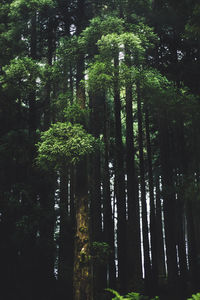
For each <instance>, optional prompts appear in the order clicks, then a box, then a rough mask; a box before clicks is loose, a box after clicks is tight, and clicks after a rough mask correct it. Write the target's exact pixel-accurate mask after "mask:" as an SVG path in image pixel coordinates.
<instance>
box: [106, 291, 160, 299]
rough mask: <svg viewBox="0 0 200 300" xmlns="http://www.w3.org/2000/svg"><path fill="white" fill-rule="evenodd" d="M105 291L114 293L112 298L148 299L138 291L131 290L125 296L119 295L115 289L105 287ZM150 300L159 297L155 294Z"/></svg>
mask: <svg viewBox="0 0 200 300" xmlns="http://www.w3.org/2000/svg"><path fill="white" fill-rule="evenodd" d="M106 291H108V292H111V293H112V294H113V295H115V297H114V298H112V300H148V299H149V298H148V297H147V296H143V295H141V294H140V293H134V292H131V293H128V294H127V295H125V296H121V295H120V294H119V293H118V292H117V291H115V290H113V289H106ZM151 300H159V297H158V296H155V297H154V298H152V299H151Z"/></svg>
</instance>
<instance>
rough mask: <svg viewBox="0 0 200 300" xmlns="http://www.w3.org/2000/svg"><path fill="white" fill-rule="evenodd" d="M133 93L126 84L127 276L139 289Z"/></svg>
mask: <svg viewBox="0 0 200 300" xmlns="http://www.w3.org/2000/svg"><path fill="white" fill-rule="evenodd" d="M125 59H126V64H127V66H131V61H130V55H129V51H128V50H126V57H125ZM132 106H133V93H132V84H131V83H127V84H126V173H127V201H128V223H127V248H128V249H127V261H128V265H127V278H128V283H127V286H128V290H138V289H139V288H140V286H141V279H142V261H141V249H140V245H141V240H140V212H139V195H138V182H137V179H136V169H135V160H134V155H135V149H134V140H133V107H132Z"/></svg>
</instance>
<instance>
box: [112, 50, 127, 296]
mask: <svg viewBox="0 0 200 300" xmlns="http://www.w3.org/2000/svg"><path fill="white" fill-rule="evenodd" d="M118 55H119V54H118V51H117V53H116V54H115V57H114V67H115V74H114V77H115V78H114V112H115V176H116V198H117V219H118V223H117V224H118V225H117V226H118V227H117V246H118V274H119V283H120V289H121V292H122V293H124V292H126V284H127V246H126V241H127V239H126V195H125V176H124V153H123V152H124V151H123V144H122V129H121V115H120V114H121V101H120V90H119V74H118V68H119V57H118Z"/></svg>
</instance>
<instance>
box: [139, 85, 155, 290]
mask: <svg viewBox="0 0 200 300" xmlns="http://www.w3.org/2000/svg"><path fill="white" fill-rule="evenodd" d="M137 109H138V143H139V162H140V191H141V204H142V235H143V252H144V273H145V293H146V294H147V295H151V288H152V286H151V262H150V249H149V237H148V221H147V202H146V187H145V166H144V152H143V147H144V146H143V120H142V119H143V118H142V104H141V91H140V86H139V83H137Z"/></svg>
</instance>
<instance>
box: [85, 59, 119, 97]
mask: <svg viewBox="0 0 200 300" xmlns="http://www.w3.org/2000/svg"><path fill="white" fill-rule="evenodd" d="M112 73H113V68H112V65H111V64H110V62H108V61H106V62H101V61H96V62H95V63H93V64H91V65H90V67H89V68H88V81H87V83H88V88H89V90H90V91H93V92H94V91H105V90H107V89H109V88H110V87H112V84H113V78H112Z"/></svg>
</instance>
